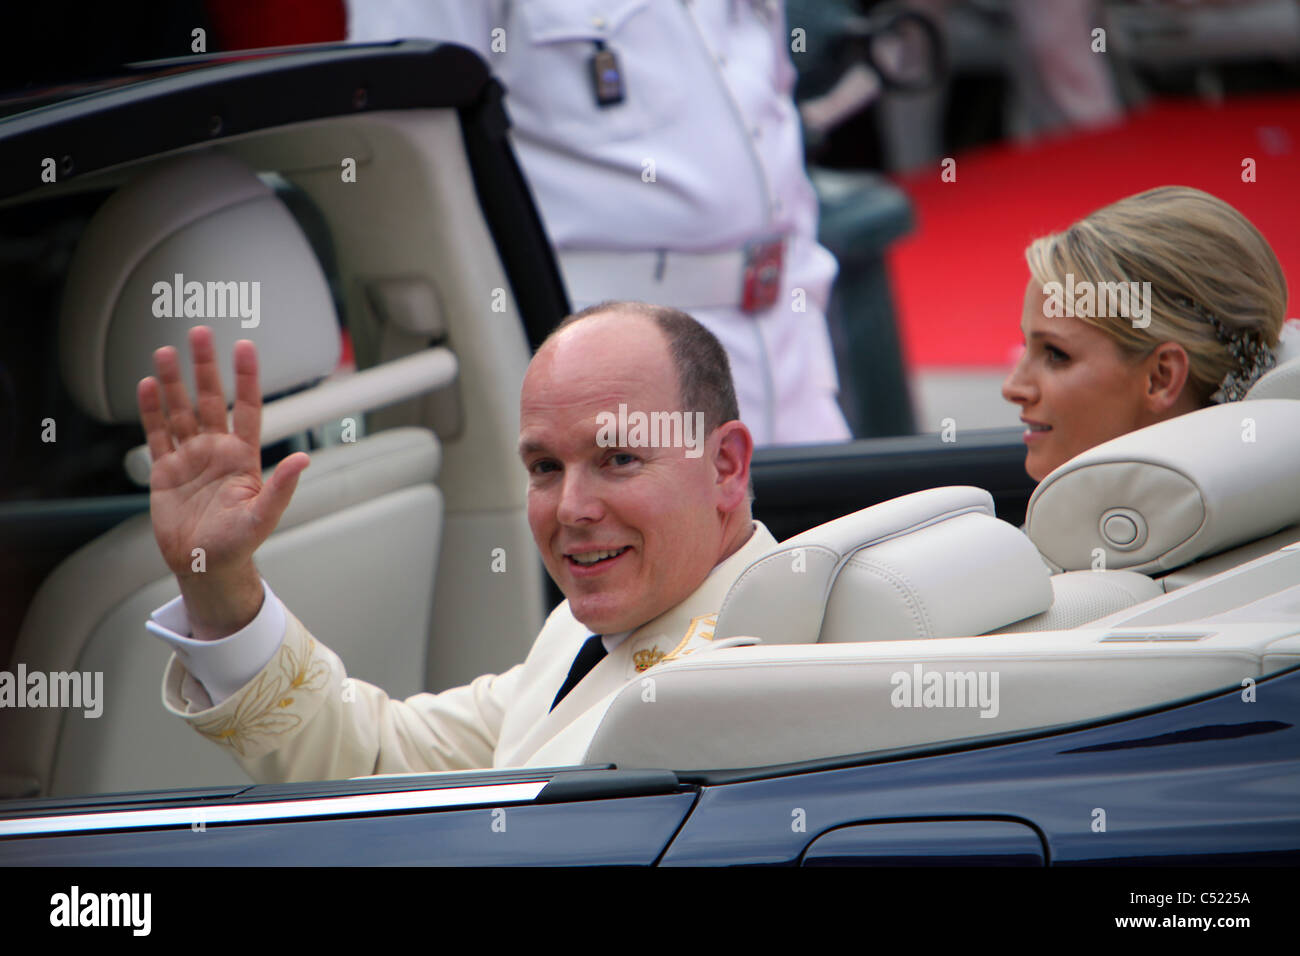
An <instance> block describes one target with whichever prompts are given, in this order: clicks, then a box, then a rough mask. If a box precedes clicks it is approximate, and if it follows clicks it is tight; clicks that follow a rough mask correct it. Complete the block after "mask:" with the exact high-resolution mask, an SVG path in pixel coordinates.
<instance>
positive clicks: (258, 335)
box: [0, 153, 444, 794]
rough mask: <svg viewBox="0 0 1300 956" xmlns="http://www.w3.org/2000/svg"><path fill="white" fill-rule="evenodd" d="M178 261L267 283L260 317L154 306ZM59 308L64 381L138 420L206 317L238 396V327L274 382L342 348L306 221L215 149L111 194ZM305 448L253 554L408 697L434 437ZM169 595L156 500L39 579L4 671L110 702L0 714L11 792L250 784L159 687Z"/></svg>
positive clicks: (327, 630)
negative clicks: (159, 374) (286, 498)
mask: <svg viewBox="0 0 1300 956" xmlns="http://www.w3.org/2000/svg"><path fill="white" fill-rule="evenodd" d="M177 274H179V275H181V276H183V279H182V289H184V283H188V282H189V281H191V280H193V281H195V282H201V283H206V282H208V281H223V282H225V281H232V282H236V283H238V282H253V281H256V282H258V283H260V286H259V288H260V300H259V308H260V315H259V322H258V324H257V326H256V327H245V326H244V325H243V323H242V322H241V320H240V319H239V318H238V317H233V316H230V315H227V316H226V317H224V318H223V317H220V316H214V315H211V314H207V315H181V316H179V317H177V316H175V315H171V316H168V315H166V314H159V313H160V312H161V313H166V311H167V309H166V307H165V305H162V304H158V305H157V307H155V305H156V302H155V293H154V285H155V283H163V284H174V282H175V281H176V280H175V278H174V277H175V276H176V275H177ZM205 288H206V287H205ZM173 304H174V303H173ZM204 305H205V306H206V302H205V303H204ZM195 306H196V308H195V310H194V311H197V310H198V309H197V306H198V302H197V300H196V301H195ZM173 311H174V310H173ZM61 322H62V327H61V333H60V345H61V349H62V350H63V353H64V354H63V355H62V360H61V364H62V367H63V369H64V372H65V375H66V376H67V377H68V380H67V383H66V384H67V386H68V388H69V391H70V392H71V393H72V394H73V397H74V398H75V399H76V400H77V401H78V403H79V404H80V405H82V407H83V408H84V409H85V410H86V411H87V412H88V413H89V414H91V415H93V416H95V417H97V418H100V419H101V420H104V421H114V422H127V421H135V420H136V414H137V413H136V410H135V394H134V388H135V382H136V381H137V380H138V379H139V377H141V376H142V375H144V374H148V373H149V372H150V371H151V368H150V356H151V353H152V352H153V350H154V349H155V348H157V347H158V346H160V345H164V344H173V345H177V346H178V347H180V349H181V352H182V355H183V356H185V358H184V360H183V361H182V367H183V368H185V369H186V372H187V374H188V372H189V361H188V351H189V350H188V347H187V345H186V344H185V339H186V334H187V331H188V329H189V328H190V326H192V325H195V324H200V323H204V324H208V325H210V326H211V327H212V328H213V330H214V337H215V339H216V343H217V348H218V352H219V354H220V355H221V362H220V363H219V364H220V367H221V369H222V375H223V380H224V384H225V386H226V395H227V397H228V398H230V397H232V396H233V387H232V386H233V382H232V380H231V374H232V373H231V371H230V361H229V355H230V350H231V346H232V345H233V343H234V341H235V340H236V339H239V338H251V339H253V340H254V341H255V342H257V343H258V346H259V359H260V362H259V365H260V373H261V380H262V385H263V390H264V392H270V391H278V390H285V389H292V388H295V387H302V386H311V385H312V384H313V383H315V382H316V381H317V380H319V379H321V378H322V377H323V376H325V375H327V374H328V373H330V372H331V371H332V370H333V368H334V365H335V362H336V359H337V356H338V352H339V346H340V338H339V328H338V322H337V318H336V316H335V313H334V310H333V305H332V300H331V298H330V296H329V292H328V285H327V282H326V280H325V277H324V275H323V274H322V272H321V269H320V266H319V264H318V263H317V261H316V260H315V258H314V256H313V254H312V253H311V250H310V248H309V246H308V244H307V241H306V239H305V238H304V237H303V235H302V233H301V231H300V230H299V229H298V227H297V225H296V223H295V222H294V220H293V219H292V217H291V216H290V215H289V214H288V212H287V211H286V210H285V209H284V208H283V206H282V205H281V204H280V203H279V201H278V200H277V199H276V198H275V197H274V195H272V194H271V192H270V190H268V189H267V188H266V187H265V186H264V185H263V184H262V183H261V181H260V180H259V179H258V178H257V176H255V175H254V174H253V173H252V172H251V171H250V170H249V169H247V168H246V167H243V166H242V165H241V164H240V163H239V162H237V161H236V160H233V159H229V158H227V157H222V156H219V155H215V154H202V153H200V154H187V155H185V156H182V157H179V158H176V159H173V160H170V161H167V162H165V163H163V164H161V165H159V166H156V167H153V168H150V169H146V170H144V171H142V172H141V173H139V174H138V175H137V177H136V178H135V179H134V180H132V181H131V182H129V183H128V184H127V185H126V186H124V187H122V188H121V189H120V190H119V192H117V193H116V194H114V196H112V197H111V198H110V199H109V200H108V201H107V202H106V203H105V204H104V206H103V207H101V209H100V211H99V212H98V213H97V214H96V216H95V217H94V218H93V219H92V220H91V222H90V223H89V224H88V225H87V227H86V229H85V231H84V233H83V236H82V237H81V240H80V243H79V245H78V248H77V251H76V253H75V255H74V260H73V262H72V264H71V266H70V270H69V275H68V280H67V287H66V290H65V297H64V307H63V312H62V316H61ZM312 457H313V461H312V467H310V468H309V469H307V471H306V472H305V473H304V475H303V477H302V479H301V480H300V483H299V487H298V489H297V491H296V493H295V495H294V498H293V501H292V503H291V505H290V507H289V510H288V511H287V512H286V514H285V516H284V518H283V519H282V521H281V523H280V525H279V527H278V528H277V530H276V532H275V533H274V534H273V535H272V536H271V537H270V538H269V539H268V540H267V542H266V543H265V544H264V546H263V547H262V548H261V549H260V550H259V552H258V554H257V556H256V557H257V560H258V564H259V569H260V570H261V571H262V573H263V575H264V576H265V577H266V579H267V580H268V582H269V583H270V585H271V587H272V588H273V589H274V590H275V591H276V593H277V594H278V595H279V596H280V597H281V598H282V599H283V600H284V601H285V602H286V604H287V605H288V606H289V607H290V609H291V610H292V611H294V612H295V613H296V614H298V615H299V616H300V617H301V618H302V619H303V621H304V623H306V624H307V625H308V627H310V628H311V629H312V630H313V632H314V633H316V634H317V635H318V636H319V637H320V638H321V639H322V640H324V641H326V642H327V643H328V644H329V645H330V646H331V647H332V648H333V649H335V650H336V651H338V652H339V653H340V654H341V656H342V657H343V659H344V660H345V662H346V663H347V666H348V670H349V672H350V673H353V674H356V675H357V676H359V677H362V678H364V679H367V680H373V681H375V682H376V683H379V684H381V685H382V686H384V687H385V688H387V689H388V690H389V691H390V692H391V693H393V694H396V695H398V696H406V695H409V694H413V693H416V692H418V691H420V690H422V689H424V687H423V684H424V680H423V678H424V674H425V663H426V655H427V635H428V630H429V621H430V614H431V608H432V601H433V593H434V586H435V572H436V566H437V558H438V554H439V546H440V540H441V536H442V529H443V513H444V508H443V497H442V494H441V492H440V491H439V490H438V488H437V487H435V485H434V480H435V478H436V477H437V475H438V470H439V467H440V464H441V449H440V446H439V444H438V442H437V439H436V438H435V437H434V436H433V434H432V433H431V432H430V431H428V430H427V429H422V428H403V429H393V430H389V431H385V432H382V433H380V434H378V435H374V436H371V437H368V438H363V439H362V440H360V441H356V442H352V443H346V444H342V445H338V446H336V447H333V448H328V449H324V450H321V451H317V452H314V453H313V456H312ZM176 593H177V589H176V584H175V581H174V579H173V578H171V576H170V575H169V573H168V572H167V570H166V568H165V566H164V565H163V562H162V559H161V556H160V555H159V553H158V549H157V545H156V543H155V542H154V538H153V532H152V528H151V525H150V521H149V516H148V515H147V514H142V515H137V516H136V517H134V518H132V519H129V520H127V521H125V522H123V523H122V524H121V525H119V526H117V527H115V528H113V529H112V530H111V531H109V532H108V533H106V534H104V535H102V536H101V537H99V538H97V539H95V540H94V541H91V542H90V543H89V544H87V545H86V546H85V547H83V548H82V549H80V550H79V551H77V552H76V553H74V554H73V555H71V556H70V557H69V558H67V559H66V560H65V561H64V562H63V563H62V564H60V565H59V566H58V567H57V568H56V569H55V570H54V572H53V573H52V574H51V575H50V576H49V577H48V578H47V579H46V580H45V581H44V582H43V584H42V586H41V588H40V590H39V591H38V592H37V594H36V597H35V598H34V600H33V602H32V604H31V606H30V608H29V609H28V613H27V615H26V616H25V618H24V621H23V624H22V627H21V629H20V632H19V636H18V640H17V643H16V645H15V650H14V659H13V664H12V666H11V667H10V668H9V669H10V670H14V669H15V668H16V667H17V666H18V665H19V664H21V665H22V666H24V667H25V668H26V670H27V671H28V672H32V671H42V672H45V673H52V672H69V671H74V670H75V671H91V672H99V673H102V680H103V697H104V699H103V713H102V716H100V717H98V718H90V717H85V716H83V715H82V714H81V713H80V712H79V711H78V712H67V713H65V712H61V711H58V710H52V709H44V710H35V709H28V710H9V711H7V712H5V713H3V714H0V720H4V721H5V722H6V726H5V727H4V737H5V739H6V740H9V741H15V742H16V743H15V745H14V746H13V747H7V748H6V749H5V757H4V759H5V761H6V766H4V767H0V776H3V777H4V779H5V780H6V781H7V782H8V783H9V784H10V785H11V787H13V788H14V789H16V790H18V791H19V792H21V791H22V790H24V789H26V790H33V789H34V790H35V791H37V792H39V793H42V794H83V793H91V792H106V791H122V790H139V789H146V788H159V787H186V786H197V785H203V784H216V783H227V784H228V783H232V782H239V781H240V780H242V779H243V776H242V773H241V772H240V771H239V770H238V769H237V767H236V766H235V765H234V764H233V763H232V762H231V761H230V759H229V758H228V757H227V756H226V755H225V754H224V753H222V752H221V751H220V750H219V749H218V748H214V747H211V746H210V745H207V744H205V743H204V742H203V741H202V740H201V739H199V738H198V737H196V736H195V735H194V734H193V732H192V731H190V730H189V728H187V727H185V726H184V725H183V724H182V722H180V721H177V720H175V718H173V717H171V716H169V715H168V714H167V713H166V711H165V710H164V709H163V707H162V705H161V703H160V701H159V686H160V683H161V678H162V665H163V663H164V662H165V660H166V657H167V650H166V648H164V647H163V646H162V644H161V643H160V642H159V641H158V640H157V638H154V637H152V636H151V635H149V634H148V633H147V632H146V631H145V629H144V622H145V620H146V619H147V617H148V613H149V612H150V611H151V610H152V609H153V608H155V607H157V606H158V605H160V604H162V603H164V602H165V601H167V600H169V599H170V598H172V597H174V596H175V595H176Z"/></svg>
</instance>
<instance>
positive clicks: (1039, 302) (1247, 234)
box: [1002, 186, 1294, 481]
mask: <svg viewBox="0 0 1300 956" xmlns="http://www.w3.org/2000/svg"><path fill="white" fill-rule="evenodd" d="M1025 258H1026V259H1027V260H1028V262H1029V271H1030V273H1031V274H1032V277H1031V279H1030V280H1029V285H1028V287H1027V288H1026V290H1025V304H1024V312H1023V315H1022V317H1021V328H1022V329H1023V331H1024V336H1025V351H1024V354H1023V355H1022V356H1021V358H1020V361H1019V362H1018V363H1017V365H1016V367H1015V368H1014V369H1013V370H1012V371H1011V374H1010V375H1008V376H1007V378H1006V380H1005V381H1004V382H1003V383H1002V396H1003V398H1005V399H1006V400H1007V401H1009V402H1014V403H1015V404H1017V405H1019V406H1020V409H1021V417H1020V418H1021V421H1023V422H1024V423H1025V425H1026V426H1027V427H1026V431H1025V444H1026V446H1027V454H1026V456H1025V470H1026V471H1028V472H1029V475H1030V477H1031V478H1033V479H1034V480H1036V481H1041V480H1042V479H1043V478H1045V477H1046V476H1047V475H1048V474H1049V473H1050V472H1051V471H1052V470H1053V469H1055V468H1056V467H1057V466H1059V465H1062V464H1064V463H1065V462H1066V461H1068V460H1070V459H1071V458H1073V457H1074V456H1075V455H1078V454H1079V453H1081V452H1083V451H1086V450H1087V449H1089V448H1091V447H1093V446H1094V445H1098V444H1100V443H1101V442H1104V441H1108V440H1109V439H1111V438H1116V437H1118V436H1120V435H1123V434H1125V433H1127V432H1130V431H1133V430H1134V429H1137V428H1143V427H1145V426H1147V425H1152V424H1155V423H1156V422H1159V421H1163V420H1165V419H1167V418H1173V417H1174V416H1175V415H1182V414H1184V413H1185V412H1190V411H1195V410H1196V409H1198V408H1203V407H1205V406H1207V405H1209V404H1211V403H1214V402H1223V401H1235V400H1237V399H1239V398H1241V397H1242V396H1243V395H1244V394H1245V393H1246V390H1247V389H1248V388H1249V387H1250V386H1251V385H1252V384H1253V383H1254V382H1255V380H1256V379H1258V378H1259V377H1260V376H1261V375H1263V374H1264V372H1266V371H1268V369H1270V368H1272V367H1273V365H1274V364H1275V363H1276V356H1275V350H1276V349H1277V348H1278V342H1279V337H1280V336H1281V335H1282V332H1283V323H1284V316H1285V314H1286V305H1287V289H1286V278H1285V277H1284V276H1283V274H1282V267H1281V265H1280V264H1279V263H1278V260H1277V256H1276V255H1275V254H1274V253H1273V250H1272V248H1271V247H1270V246H1269V244H1268V242H1267V241H1266V240H1265V239H1264V237H1263V236H1262V235H1261V234H1260V232H1259V230H1258V229H1256V228H1255V227H1254V226H1253V225H1251V223H1250V221H1249V220H1247V219H1246V217H1244V216H1243V215H1242V214H1241V213H1239V212H1237V210H1235V209H1233V208H1232V206H1230V205H1228V204H1227V203H1225V202H1223V201H1222V200H1221V199H1216V198H1215V197H1214V196H1211V195H1210V194H1209V193H1204V192H1201V191H1200V190H1198V189H1191V188H1188V187H1185V186H1162V187H1160V188H1159V189H1152V190H1149V191H1148V192H1144V193H1139V194H1137V195H1135V196H1129V197H1128V198H1127V199H1121V200H1120V201H1119V202H1116V203H1112V204H1111V205H1109V206H1105V207H1103V208H1102V209H1098V210H1097V211H1096V212H1094V213H1092V214H1091V215H1090V216H1087V217H1086V218H1084V219H1081V220H1079V221H1078V222H1076V223H1075V224H1074V225H1073V226H1071V227H1070V228H1069V229H1067V230H1065V231H1064V232H1060V233H1056V234H1054V235H1050V236H1044V237H1043V238H1041V239H1038V240H1036V241H1034V242H1033V243H1032V244H1031V245H1030V246H1029V248H1028V249H1026V250H1025ZM1292 334H1294V330H1290V329H1289V330H1288V338H1289V337H1290V336H1291V335H1292Z"/></svg>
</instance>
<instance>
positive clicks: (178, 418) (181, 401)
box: [153, 345, 199, 442]
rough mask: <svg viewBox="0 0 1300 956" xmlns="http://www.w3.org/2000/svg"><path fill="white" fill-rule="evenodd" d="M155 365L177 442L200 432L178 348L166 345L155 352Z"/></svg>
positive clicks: (168, 419)
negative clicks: (191, 406) (183, 376)
mask: <svg viewBox="0 0 1300 956" xmlns="http://www.w3.org/2000/svg"><path fill="white" fill-rule="evenodd" d="M153 365H154V368H156V369H157V370H158V380H159V381H160V382H161V383H162V393H163V399H164V400H165V401H166V402H167V426H168V427H169V428H170V429H171V433H172V437H173V438H175V439H176V441H177V442H183V441H185V440H186V439H188V438H192V437H193V436H194V435H196V434H198V431H199V425H198V422H197V421H196V420H195V418H194V410H193V409H192V408H190V396H189V394H188V393H187V392H186V390H185V383H184V382H183V381H181V363H180V359H179V358H178V357H177V355H176V350H175V349H174V348H172V347H171V346H170V345H164V346H163V347H162V348H160V349H158V351H156V352H154V353H153Z"/></svg>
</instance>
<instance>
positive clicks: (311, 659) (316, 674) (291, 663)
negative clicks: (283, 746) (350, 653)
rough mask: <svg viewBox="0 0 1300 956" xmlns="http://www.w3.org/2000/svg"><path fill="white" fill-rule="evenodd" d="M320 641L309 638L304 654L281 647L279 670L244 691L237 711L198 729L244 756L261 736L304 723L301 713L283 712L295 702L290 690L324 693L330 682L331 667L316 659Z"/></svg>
mask: <svg viewBox="0 0 1300 956" xmlns="http://www.w3.org/2000/svg"><path fill="white" fill-rule="evenodd" d="M315 649H316V641H315V640H314V639H312V638H308V639H307V641H306V642H305V643H304V644H303V647H302V651H301V653H297V654H295V653H294V651H293V649H292V648H291V647H290V645H289V644H288V643H285V644H284V645H282V646H281V647H280V651H279V658H280V660H279V667H278V669H277V668H274V667H265V668H263V669H262V673H260V674H259V675H258V676H257V679H256V680H255V681H254V682H253V684H252V685H251V686H250V687H249V688H248V689H247V690H246V691H244V693H243V695H242V696H241V697H240V699H239V702H238V703H237V704H236V705H235V709H234V712H233V713H231V714H229V715H227V716H225V717H218V718H216V719H214V720H209V721H205V722H202V723H198V722H196V723H195V724H194V729H195V730H197V731H198V732H199V733H201V734H202V735H203V736H205V737H207V738H208V739H210V740H215V741H216V742H217V743H219V744H224V745H225V746H227V747H229V748H230V749H232V750H234V751H235V753H237V754H239V755H240V756H244V755H245V753H246V749H245V748H247V747H248V746H250V745H251V744H252V743H253V742H254V740H255V738H257V737H259V736H274V735H276V734H283V733H286V732H288V731H290V730H293V729H294V728H295V727H297V726H298V725H299V724H301V723H302V718H301V717H300V716H299V715H297V714H286V713H283V712H282V711H283V708H285V707H288V706H289V705H290V704H292V703H293V697H292V696H291V695H289V694H288V693H286V692H287V691H295V690H297V691H303V690H320V689H321V688H322V687H324V686H325V683H326V682H327V681H328V680H329V666H328V665H327V664H326V663H325V661H323V660H316V659H315V656H314V652H315Z"/></svg>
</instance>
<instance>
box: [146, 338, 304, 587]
mask: <svg viewBox="0 0 1300 956" xmlns="http://www.w3.org/2000/svg"><path fill="white" fill-rule="evenodd" d="M189 339H190V348H191V350H192V352H193V356H194V381H195V386H196V393H197V394H196V403H195V405H194V406H191V404H190V399H189V395H188V393H187V390H186V388H185V383H184V382H183V381H182V380H181V376H180V359H179V357H178V355H177V353H176V350H175V349H174V348H171V347H170V346H167V347H164V348H161V349H158V351H156V352H155V353H154V367H155V368H156V370H157V372H158V377H157V378H153V377H149V378H145V379H143V380H141V382H140V384H139V387H138V390H137V398H138V401H139V405H140V420H141V422H142V424H143V425H144V430H145V434H146V436H147V439H148V442H149V455H150V458H151V459H152V461H153V469H152V474H151V476H150V480H149V488H150V495H149V508H150V513H151V515H152V518H153V529H154V537H155V538H156V539H157V541H158V547H159V550H160V551H161V552H162V556H163V560H164V561H166V562H167V566H168V567H169V568H170V569H171V571H172V573H173V574H175V575H176V576H177V577H178V578H180V579H182V580H184V579H185V578H188V577H191V576H192V575H194V574H198V573H203V574H207V575H211V576H212V577H213V578H215V579H220V578H221V577H222V575H223V574H226V573H231V572H234V571H236V570H238V569H241V568H243V567H245V566H246V565H248V564H249V563H250V562H251V560H252V556H253V552H254V551H256V550H257V548H258V547H259V546H260V545H261V544H262V542H263V541H265V540H266V538H267V536H268V535H270V533H271V532H272V531H273V530H274V529H275V526H276V524H277V522H279V520H280V516H281V515H282V514H283V513H284V510H285V508H286V507H288V504H289V499H290V497H291V496H292V495H293V490H294V488H295V487H296V485H297V483H298V476H299V475H300V474H301V473H302V471H303V469H304V468H306V467H307V465H308V464H309V459H308V457H307V455H305V454H303V453H298V454H294V455H290V456H289V457H288V458H286V459H285V460H284V461H282V462H280V464H279V466H278V467H277V468H276V470H275V473H274V474H273V475H272V476H271V478H270V479H269V480H268V481H267V482H265V484H264V483H263V481H262V466H261V450H260V449H261V442H260V432H261V421H262V395H261V389H260V387H259V385H258V381H257V348H256V346H254V345H253V343H252V342H249V341H246V340H244V341H240V342H237V343H236V344H235V349H234V363H235V405H234V409H233V413H232V416H231V423H230V424H228V423H227V417H226V399H225V395H224V394H223V393H222V389H221V378H220V376H219V374H218V372H217V362H216V354H215V349H214V347H213V343H212V331H211V329H209V328H207V327H205V326H198V327H196V328H193V329H191V330H190V336H189ZM164 402H165V408H164ZM232 425H233V428H232V427H231V426H232ZM196 548H201V549H202V560H201V561H199V560H198V559H199V555H198V554H197V553H196V552H195V549H196ZM199 569H201V571H200V570H199Z"/></svg>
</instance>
